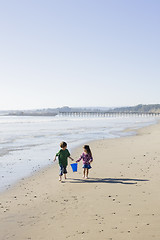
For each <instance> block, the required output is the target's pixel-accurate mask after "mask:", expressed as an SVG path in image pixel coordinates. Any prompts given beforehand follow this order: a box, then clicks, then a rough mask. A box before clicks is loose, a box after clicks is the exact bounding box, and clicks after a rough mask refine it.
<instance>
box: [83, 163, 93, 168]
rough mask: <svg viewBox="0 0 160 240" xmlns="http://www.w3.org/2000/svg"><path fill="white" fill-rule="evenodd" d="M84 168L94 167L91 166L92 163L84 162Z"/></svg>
mask: <svg viewBox="0 0 160 240" xmlns="http://www.w3.org/2000/svg"><path fill="white" fill-rule="evenodd" d="M83 168H88V169H90V168H92V167H91V165H90V164H83Z"/></svg>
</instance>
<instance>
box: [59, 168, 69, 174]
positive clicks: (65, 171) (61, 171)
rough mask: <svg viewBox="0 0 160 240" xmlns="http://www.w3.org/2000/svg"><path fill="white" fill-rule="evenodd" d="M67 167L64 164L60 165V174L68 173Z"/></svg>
mask: <svg viewBox="0 0 160 240" xmlns="http://www.w3.org/2000/svg"><path fill="white" fill-rule="evenodd" d="M66 168H67V167H64V166H60V171H59V175H60V176H62V175H63V174H66V173H67V169H66Z"/></svg>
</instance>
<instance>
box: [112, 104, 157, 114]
mask: <svg viewBox="0 0 160 240" xmlns="http://www.w3.org/2000/svg"><path fill="white" fill-rule="evenodd" d="M111 111H113V112H146V113H147V112H151V113H160V104H148V105H143V104H139V105H136V106H133V107H120V108H114V109H112V110H111Z"/></svg>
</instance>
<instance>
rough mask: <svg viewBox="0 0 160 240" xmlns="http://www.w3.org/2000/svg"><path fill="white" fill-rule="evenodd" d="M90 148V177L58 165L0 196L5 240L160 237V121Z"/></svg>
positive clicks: (0, 233) (143, 239)
mask: <svg viewBox="0 0 160 240" xmlns="http://www.w3.org/2000/svg"><path fill="white" fill-rule="evenodd" d="M90 146H91V149H92V151H93V156H94V163H93V164H92V169H91V170H90V179H88V180H83V179H82V168H81V167H82V162H80V164H79V169H78V172H77V173H72V170H71V168H70V166H69V167H68V179H67V180H66V181H65V182H63V183H60V182H59V181H58V171H59V170H58V165H57V166H51V167H49V168H47V169H43V170H42V171H40V172H39V173H37V174H35V175H34V176H32V177H29V178H27V179H24V180H21V181H20V182H19V183H18V184H16V185H15V186H14V187H12V188H11V189H10V190H8V191H6V192H3V193H1V194H0V239H1V240H6V239H16V240H24V239H33V240H39V239H43V240H59V239H61V240H63V239H68V240H74V239H75V240H79V239H84V240H97V239H100V240H111V239H112V240H129V239H134V240H151V239H154V240H160V188H159V184H160V124H157V125H153V126H149V127H146V128H143V129H141V130H139V131H138V134H137V135H136V136H131V137H123V138H119V139H110V140H100V141H95V142H91V143H90ZM81 152H82V148H79V149H77V150H76V151H75V152H74V153H73V155H72V156H73V157H74V158H75V159H77V158H78V157H79V155H80V153H81ZM53 155H54V153H53Z"/></svg>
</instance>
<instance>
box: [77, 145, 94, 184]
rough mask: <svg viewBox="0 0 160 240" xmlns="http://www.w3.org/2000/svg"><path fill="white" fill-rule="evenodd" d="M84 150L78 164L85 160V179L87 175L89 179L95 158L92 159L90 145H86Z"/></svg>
mask: <svg viewBox="0 0 160 240" xmlns="http://www.w3.org/2000/svg"><path fill="white" fill-rule="evenodd" d="M83 149H84V152H83V153H82V155H81V156H80V158H79V159H78V160H77V161H76V162H79V161H81V159H83V178H85V175H86V179H87V178H88V173H89V169H90V168H91V165H90V163H91V162H93V158H92V153H91V149H90V147H89V146H88V145H84V146H83Z"/></svg>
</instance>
